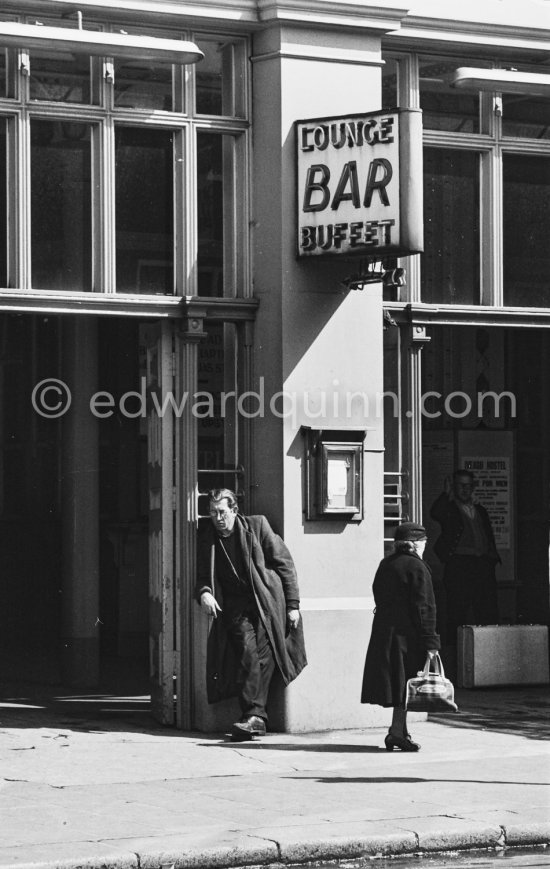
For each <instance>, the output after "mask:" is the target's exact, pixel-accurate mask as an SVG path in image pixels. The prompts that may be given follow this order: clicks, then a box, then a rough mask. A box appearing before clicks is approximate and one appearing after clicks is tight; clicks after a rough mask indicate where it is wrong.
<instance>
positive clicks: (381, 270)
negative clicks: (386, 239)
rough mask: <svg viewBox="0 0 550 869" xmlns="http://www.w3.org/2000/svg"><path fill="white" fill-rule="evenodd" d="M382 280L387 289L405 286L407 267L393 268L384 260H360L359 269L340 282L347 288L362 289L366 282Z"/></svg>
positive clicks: (373, 282) (371, 282) (372, 282)
mask: <svg viewBox="0 0 550 869" xmlns="http://www.w3.org/2000/svg"><path fill="white" fill-rule="evenodd" d="M380 281H381V282H382V283H383V284H384V287H385V288H386V289H394V288H395V287H404V286H405V269H397V268H393V267H392V266H391V265H388V264H387V263H385V262H384V261H382V262H379V261H378V262H377V261H376V260H372V261H368V260H367V261H366V262H365V261H364V260H359V269H358V270H357V272H354V273H353V274H351V275H348V276H347V277H345V278H343V279H342V280H341V281H340V283H341V284H342V286H343V287H345V288H346V290H362V289H364V287H365V285H366V284H375V283H378V282H380Z"/></svg>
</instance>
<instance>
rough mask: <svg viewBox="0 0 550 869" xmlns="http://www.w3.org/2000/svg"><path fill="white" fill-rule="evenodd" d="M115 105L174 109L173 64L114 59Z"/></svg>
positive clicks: (162, 109) (119, 106)
mask: <svg viewBox="0 0 550 869" xmlns="http://www.w3.org/2000/svg"><path fill="white" fill-rule="evenodd" d="M115 106H116V107H117V108H125V109H157V110H160V111H165V112H170V111H172V110H173V108H174V105H173V88H172V65H171V64H168V63H157V62H156V61H155V62H153V61H146V60H133V61H132V60H127V61H124V62H122V61H118V62H115Z"/></svg>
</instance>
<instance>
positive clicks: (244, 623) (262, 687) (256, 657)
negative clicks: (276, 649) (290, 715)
mask: <svg viewBox="0 0 550 869" xmlns="http://www.w3.org/2000/svg"><path fill="white" fill-rule="evenodd" d="M226 628H227V631H228V634H229V636H230V638H231V642H232V644H233V647H234V649H235V652H236V654H237V658H238V661H239V672H238V675H237V685H238V688H239V703H240V706H241V712H242V713H243V715H258V716H259V717H260V718H263V719H264V720H267V712H266V704H267V695H268V692H269V685H270V683H271V678H272V676H273V673H274V671H275V659H274V657H273V651H272V649H271V645H270V643H269V639H268V636H267V634H266V631H265V628H264V626H263V623H262V620H261V618H260V616H259V615H258V613H256V612H252V611H250V610H248V611H246V612H241V613H236V614H233V615H232V616H230V618H229V619H228V620H227V622H226Z"/></svg>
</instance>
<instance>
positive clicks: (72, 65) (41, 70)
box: [29, 51, 95, 103]
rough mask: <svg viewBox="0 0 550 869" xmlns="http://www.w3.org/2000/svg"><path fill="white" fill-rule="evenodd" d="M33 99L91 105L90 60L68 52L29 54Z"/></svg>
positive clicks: (34, 52) (36, 52) (84, 56)
mask: <svg viewBox="0 0 550 869" xmlns="http://www.w3.org/2000/svg"><path fill="white" fill-rule="evenodd" d="M30 64H31V74H30V79H29V89H30V97H31V100H54V101H55V102H60V103H91V102H95V100H94V101H92V98H91V93H92V88H91V60H90V58H89V57H88V55H84V54H71V53H69V52H67V51H55V52H47V51H33V52H32V53H31V55H30Z"/></svg>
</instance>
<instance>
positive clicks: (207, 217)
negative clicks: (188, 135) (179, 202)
mask: <svg viewBox="0 0 550 869" xmlns="http://www.w3.org/2000/svg"><path fill="white" fill-rule="evenodd" d="M227 138H228V137H226V136H219V135H218V136H217V135H213V134H209V133H199V135H198V136H197V210H198V213H197V224H198V236H199V248H198V257H197V265H198V292H199V295H201V296H223V268H224V220H223V217H224V205H225V203H224V183H223V182H224V178H223V147H224V139H227Z"/></svg>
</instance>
